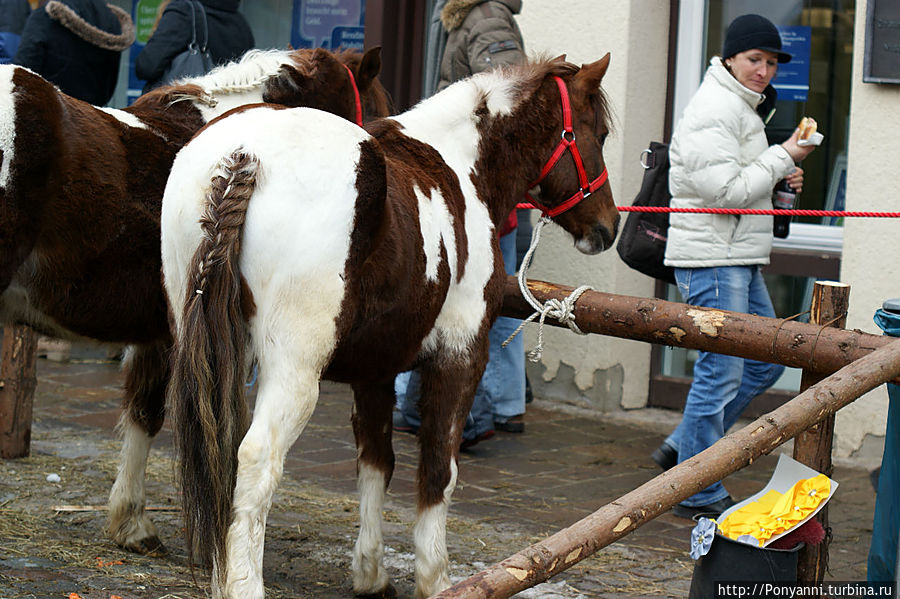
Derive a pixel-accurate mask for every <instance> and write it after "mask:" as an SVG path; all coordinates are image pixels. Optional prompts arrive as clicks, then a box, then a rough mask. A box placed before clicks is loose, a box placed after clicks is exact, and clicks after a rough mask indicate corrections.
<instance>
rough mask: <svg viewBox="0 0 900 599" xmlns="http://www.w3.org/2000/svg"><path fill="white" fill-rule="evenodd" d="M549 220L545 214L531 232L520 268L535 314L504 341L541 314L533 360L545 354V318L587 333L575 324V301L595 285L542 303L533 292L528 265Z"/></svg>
mask: <svg viewBox="0 0 900 599" xmlns="http://www.w3.org/2000/svg"><path fill="white" fill-rule="evenodd" d="M549 222H550V219H549V218H547V217H546V216H543V217H541V220H540V221H538V224H537V225H536V226H535V227H534V231H533V232H532V234H531V246H529V248H528V252H526V254H525V257H524V258H523V259H522V267H521V268H520V269H519V277H518V279H519V291H521V293H522V296H523V297H524V298H525V300H526V301H527V302H528V303H529V304H530V305H531V307H532V308H534V310H535V312H534V314H532V315H531V316H529V317H528V318H526V319H525V320H523V321H522V323H521V324H520V325H519V326H518V328H516V330H515V331H513V333H512V335H510V336H509V337H508V338H507V339H506V341H504V342H503V347H506V346H507V345H508V344H509V342H510V341H512V340H513V339H514V338H515V336H516V335H518V334H519V332H520V331H521V330H522V329H523V328H524V327H525V325H526V324H527V323H529V322H531V321H532V320H534V319H535V318H537V317H538V316H540V318H539V319H538V338H537V344H536V345H535V346H534V349H532V350H530V351H529V352H528V359H529V360H530V361H531V362H537V361H539V360H540V359H541V356H542V355H543V354H544V320H545V319H546V318H547V317H548V316H549V317H550V318H555V319H556V320H558V321H559V322H561V323H563V324H565V325H566V326H568V327H569V328H570V329H571V330H572V331H574V332H576V333H578V334H579V335H586V334H587V333H585V332H583V331H582V330H581V329H579V328H578V325H577V324H575V302H577V301H578V298H579V297H581V294H582V293H584V292H585V291H587V290H588V289H593V287H591V286H590V285H582V286H581V287H579V288H578V289H575V290H574V291H572V293H570V294H569V295H568V296H567V297H565V298H563V299H561V300H559V299H556V298H551V299H548V300H547V301H545V302H544V303H543V304H540V303H539V302H538V301H537V299H536V298H535V297H534V295H533V294H532V293H531V290H530V289H529V288H528V282H527V278H526V272H527V271H528V267H529V266H531V258H532V256H533V255H534V251H535V250H536V249H537V245H538V242H539V241H540V240H541V229H542V228H543V227H544V225H546V224H547V223H549Z"/></svg>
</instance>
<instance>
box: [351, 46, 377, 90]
mask: <svg viewBox="0 0 900 599" xmlns="http://www.w3.org/2000/svg"><path fill="white" fill-rule="evenodd" d="M380 72H381V46H375V47H374V48H370V49H369V50H368V51H367V52H366V53H365V54H364V55H363V57H362V60H361V61H360V62H359V68H358V69H357V72H356V86H357V87H358V88H359V91H360V92H364V91H365V90H367V89H369V86H370V85H372V82H373V81H374V80H375V78H376V77H378V73H380Z"/></svg>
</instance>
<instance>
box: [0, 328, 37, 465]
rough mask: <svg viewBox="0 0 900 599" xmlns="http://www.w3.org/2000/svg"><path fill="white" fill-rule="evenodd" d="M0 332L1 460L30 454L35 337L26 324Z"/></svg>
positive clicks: (34, 377) (35, 382) (35, 351)
mask: <svg viewBox="0 0 900 599" xmlns="http://www.w3.org/2000/svg"><path fill="white" fill-rule="evenodd" d="M2 331H3V349H2V352H0V360H2V362H0V458H4V459H5V458H23V457H26V456H28V455H29V454H30V453H31V412H32V405H33V402H34V388H35V386H36V385H37V377H36V375H35V364H34V363H35V358H36V354H37V334H36V333H35V332H34V331H33V330H31V328H29V327H27V326H25V325H7V326H6V327H5V328H4V329H2Z"/></svg>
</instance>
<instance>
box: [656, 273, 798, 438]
mask: <svg viewBox="0 0 900 599" xmlns="http://www.w3.org/2000/svg"><path fill="white" fill-rule="evenodd" d="M748 300H749V301H748V306H749V313H750V314H755V315H757V316H765V317H767V318H775V308H774V307H773V306H772V299H771V297H769V290H768V289H767V288H766V282H765V280H764V279H763V276H762V273H761V272H760V270H759V268H756V269H755V270H754V272H753V273H752V274H751V278H750V286H749V296H748ZM688 303H690V302H688ZM783 372H784V366H782V365H781V364H770V363H768V362H758V361H756V360H748V359H745V360H744V374H743V377H742V378H741V386H740V388H739V389H738V392H737V395H735V397H734V399H733V400H731V401H730V402H728V404H726V406H725V410H724V412H723V429H724V431H725V432H726V433H727V432H728V430H729V429H730V428H731V427H732V426H733V425H734V423H735V422H737V420H738V418H740V417H741V414H743V413H744V410H745V409H746V407H747V405H749V404H750V402H751V401H752V400H753V398H754V397H756V396H757V395H760V394H761V393H764V392H765V391H766V390H767V389H769V387H771V386H772V385H774V384H775V381H777V380H778V378H779V377H780V376H781V375H782V373H783ZM681 431H682V428H681V425H679V426H678V427H677V428H676V429H675V430H674V431H673V432H672V434H671V435H669V436H668V438H666V440H665V443H666V445H668V446H669V447H671V448H672V449H674V450H676V451H677V450H678V447H679V441H680V439H681Z"/></svg>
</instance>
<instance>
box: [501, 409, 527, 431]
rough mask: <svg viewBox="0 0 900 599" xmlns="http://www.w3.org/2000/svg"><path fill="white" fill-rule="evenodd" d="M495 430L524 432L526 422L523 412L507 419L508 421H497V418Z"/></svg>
mask: <svg viewBox="0 0 900 599" xmlns="http://www.w3.org/2000/svg"><path fill="white" fill-rule="evenodd" d="M494 430H497V431H503V432H504V433H524V432H525V422H524V420H523V419H522V414H519V415H517V416H513V417H512V418H509V419H507V420H506V422H497V421H496V420H495V421H494Z"/></svg>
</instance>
